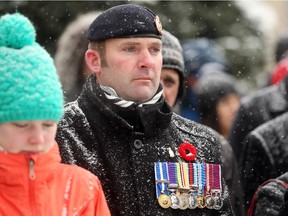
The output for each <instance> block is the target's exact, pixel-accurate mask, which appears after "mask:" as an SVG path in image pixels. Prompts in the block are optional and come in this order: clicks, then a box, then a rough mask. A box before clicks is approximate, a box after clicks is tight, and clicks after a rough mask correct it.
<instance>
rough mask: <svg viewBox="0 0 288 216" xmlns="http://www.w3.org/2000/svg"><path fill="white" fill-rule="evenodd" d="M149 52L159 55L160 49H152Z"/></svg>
mask: <svg viewBox="0 0 288 216" xmlns="http://www.w3.org/2000/svg"><path fill="white" fill-rule="evenodd" d="M151 51H152V52H153V53H159V52H160V49H159V48H152V49H151Z"/></svg>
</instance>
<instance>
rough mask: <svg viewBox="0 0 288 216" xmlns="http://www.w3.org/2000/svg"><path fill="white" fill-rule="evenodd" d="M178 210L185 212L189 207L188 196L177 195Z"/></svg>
mask: <svg viewBox="0 0 288 216" xmlns="http://www.w3.org/2000/svg"><path fill="white" fill-rule="evenodd" d="M179 201H180V204H179V208H180V209H182V210H185V209H187V208H188V206H189V195H188V194H187V193H182V194H180V195H179Z"/></svg>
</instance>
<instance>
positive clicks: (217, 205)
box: [213, 196, 223, 210]
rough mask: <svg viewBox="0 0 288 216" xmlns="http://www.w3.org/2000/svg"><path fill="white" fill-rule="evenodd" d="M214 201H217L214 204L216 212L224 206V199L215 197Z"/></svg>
mask: <svg viewBox="0 0 288 216" xmlns="http://www.w3.org/2000/svg"><path fill="white" fill-rule="evenodd" d="M214 201H215V204H214V206H213V208H214V209H216V210H219V209H221V208H222V206H223V200H222V197H221V196H215V197H214Z"/></svg>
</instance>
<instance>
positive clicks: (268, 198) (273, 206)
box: [253, 172, 288, 216]
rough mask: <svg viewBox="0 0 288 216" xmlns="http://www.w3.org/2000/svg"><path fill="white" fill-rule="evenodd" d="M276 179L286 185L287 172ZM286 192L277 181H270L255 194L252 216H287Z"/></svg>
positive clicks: (287, 180) (287, 179)
mask: <svg viewBox="0 0 288 216" xmlns="http://www.w3.org/2000/svg"><path fill="white" fill-rule="evenodd" d="M277 179H279V180H282V181H283V182H285V183H288V172H286V173H284V174H283V175H281V176H279V177H278V178H277ZM286 191H287V188H285V187H284V185H283V184H281V183H280V182H279V181H272V182H270V183H268V184H266V185H264V186H263V187H261V188H260V189H259V191H258V192H257V196H256V202H255V206H254V213H253V216H284V215H285V216H287V212H288V199H287V198H288V196H287V195H288V193H287V195H286V194H285V192H286ZM284 197H285V198H284ZM285 210H286V211H285Z"/></svg>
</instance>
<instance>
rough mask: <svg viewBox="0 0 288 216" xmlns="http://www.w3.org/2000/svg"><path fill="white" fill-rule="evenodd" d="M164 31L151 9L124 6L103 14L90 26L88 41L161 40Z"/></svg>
mask: <svg viewBox="0 0 288 216" xmlns="http://www.w3.org/2000/svg"><path fill="white" fill-rule="evenodd" d="M162 31H163V30H162V25H161V22H160V20H159V17H158V16H156V15H155V14H154V13H153V11H151V10H150V9H149V8H146V7H144V6H139V5H134V4H123V5H118V6H115V7H112V8H110V9H108V10H106V11H104V12H103V13H101V14H100V15H99V16H98V17H97V18H96V19H95V20H94V21H93V23H92V24H91V25H90V27H89V29H88V33H87V39H88V40H89V41H101V40H106V39H110V38H124V37H155V38H161V35H162Z"/></svg>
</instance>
